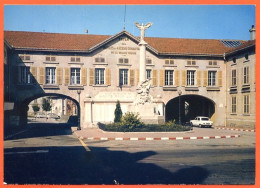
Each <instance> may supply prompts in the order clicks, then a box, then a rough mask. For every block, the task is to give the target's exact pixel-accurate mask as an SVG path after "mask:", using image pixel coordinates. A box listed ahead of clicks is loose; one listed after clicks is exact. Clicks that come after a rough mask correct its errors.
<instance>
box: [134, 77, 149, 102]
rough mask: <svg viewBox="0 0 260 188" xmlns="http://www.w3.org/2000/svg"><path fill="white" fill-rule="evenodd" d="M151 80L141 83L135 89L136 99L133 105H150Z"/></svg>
mask: <svg viewBox="0 0 260 188" xmlns="http://www.w3.org/2000/svg"><path fill="white" fill-rule="evenodd" d="M151 80H152V79H151V78H150V79H147V80H144V81H142V82H141V83H140V84H139V85H138V87H137V89H136V90H137V97H136V101H135V104H136V105H138V104H145V103H151V102H152V99H151V95H150V88H151Z"/></svg>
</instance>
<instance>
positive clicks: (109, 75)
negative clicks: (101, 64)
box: [106, 69, 111, 86]
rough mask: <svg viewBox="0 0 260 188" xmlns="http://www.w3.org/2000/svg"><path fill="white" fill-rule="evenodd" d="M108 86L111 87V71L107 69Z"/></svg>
mask: <svg viewBox="0 0 260 188" xmlns="http://www.w3.org/2000/svg"><path fill="white" fill-rule="evenodd" d="M106 85H108V86H111V69H106Z"/></svg>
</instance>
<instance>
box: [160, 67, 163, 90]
mask: <svg viewBox="0 0 260 188" xmlns="http://www.w3.org/2000/svg"><path fill="white" fill-rule="evenodd" d="M160 86H164V70H160Z"/></svg>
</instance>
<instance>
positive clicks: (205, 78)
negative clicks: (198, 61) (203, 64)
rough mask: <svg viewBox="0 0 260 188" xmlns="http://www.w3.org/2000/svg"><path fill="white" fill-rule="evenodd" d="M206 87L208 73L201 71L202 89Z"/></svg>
mask: <svg viewBox="0 0 260 188" xmlns="http://www.w3.org/2000/svg"><path fill="white" fill-rule="evenodd" d="M207 86H208V71H203V87H207Z"/></svg>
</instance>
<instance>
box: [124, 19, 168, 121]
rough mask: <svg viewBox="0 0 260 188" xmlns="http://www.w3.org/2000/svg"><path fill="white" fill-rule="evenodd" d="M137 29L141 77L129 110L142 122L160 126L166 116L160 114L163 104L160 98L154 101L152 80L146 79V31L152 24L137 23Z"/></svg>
mask: <svg viewBox="0 0 260 188" xmlns="http://www.w3.org/2000/svg"><path fill="white" fill-rule="evenodd" d="M135 25H136V27H137V28H139V29H140V31H141V36H140V42H139V44H138V45H139V46H140V61H139V66H140V75H139V83H138V87H137V89H136V90H137V93H136V98H135V101H134V103H133V104H130V105H129V107H128V109H129V111H131V112H135V113H138V114H139V116H140V118H141V120H142V121H143V122H145V123H152V124H158V123H162V122H164V116H163V115H162V114H160V113H159V109H160V111H161V110H162V109H163V103H162V102H161V101H160V97H158V98H157V99H153V97H152V96H151V95H150V89H151V81H152V79H151V78H149V79H146V46H147V43H146V42H145V41H144V37H145V30H146V29H148V28H149V27H151V25H152V23H147V24H145V25H144V24H142V25H140V24H139V23H137V22H136V23H135Z"/></svg>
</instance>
